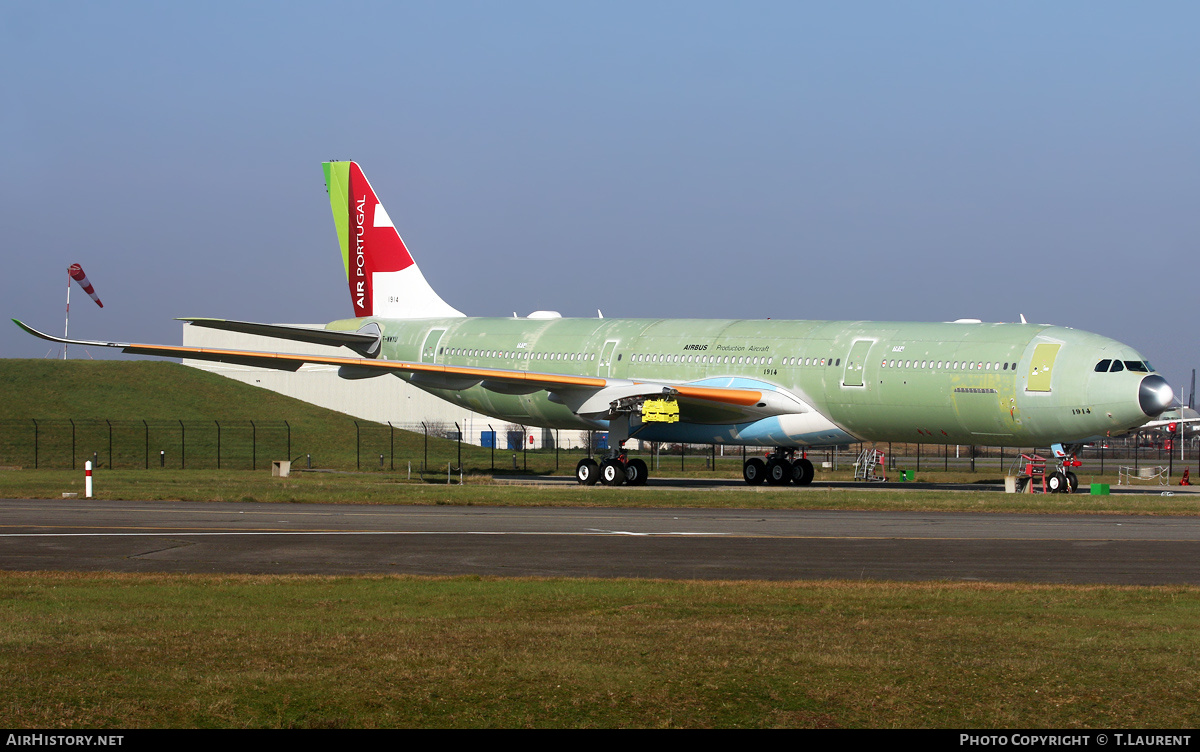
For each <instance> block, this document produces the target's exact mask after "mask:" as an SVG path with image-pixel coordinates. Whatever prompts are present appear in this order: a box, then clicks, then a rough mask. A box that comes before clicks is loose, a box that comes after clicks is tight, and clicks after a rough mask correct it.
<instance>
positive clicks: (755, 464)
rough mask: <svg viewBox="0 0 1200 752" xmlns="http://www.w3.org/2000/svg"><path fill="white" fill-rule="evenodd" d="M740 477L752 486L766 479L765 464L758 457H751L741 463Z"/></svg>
mask: <svg viewBox="0 0 1200 752" xmlns="http://www.w3.org/2000/svg"><path fill="white" fill-rule="evenodd" d="M742 477H743V478H745V479H746V482H747V483H749V484H750V485H752V486H757V485H759V484H760V483H762V482H763V481H764V480H766V479H767V465H766V463H765V462H763V461H762V460H760V459H759V458H758V457H751V458H750V459H748V460H746V462H745V463H744V464H743V465H742Z"/></svg>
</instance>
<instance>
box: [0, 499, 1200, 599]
mask: <svg viewBox="0 0 1200 752" xmlns="http://www.w3.org/2000/svg"><path fill="white" fill-rule="evenodd" d="M0 569H5V570H26V571H28V570H67V571H118V572H219V573H308V574H366V573H389V574H422V575H461V574H475V575H487V576H542V577H638V578H669V579H766V580H791V579H826V578H838V579H867V580H907V581H913V580H957V581H962V580H970V581H995V582H1041V583H1106V584H1129V585H1157V584H1200V518H1197V517H1134V516H1092V515H1017V514H970V513H924V512H848V511H847V512H843V511H790V510H752V509H740V510H713V509H618V508H571V509H567V508H537V507H521V508H512V507H468V506H438V507H417V506H369V505H346V504H338V505H332V504H330V505H320V504H304V505H299V504H261V503H199V502H161V501H157V502H138V501H84V500H78V499H72V500H63V501H58V500H50V501H46V500H22V499H7V500H0Z"/></svg>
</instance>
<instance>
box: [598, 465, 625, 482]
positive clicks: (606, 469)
mask: <svg viewBox="0 0 1200 752" xmlns="http://www.w3.org/2000/svg"><path fill="white" fill-rule="evenodd" d="M600 482H601V483H603V484H604V485H606V486H619V485H621V484H622V483H624V482H625V465H624V464H623V463H622V462H621V461H620V460H618V459H607V460H604V461H603V462H601V463H600Z"/></svg>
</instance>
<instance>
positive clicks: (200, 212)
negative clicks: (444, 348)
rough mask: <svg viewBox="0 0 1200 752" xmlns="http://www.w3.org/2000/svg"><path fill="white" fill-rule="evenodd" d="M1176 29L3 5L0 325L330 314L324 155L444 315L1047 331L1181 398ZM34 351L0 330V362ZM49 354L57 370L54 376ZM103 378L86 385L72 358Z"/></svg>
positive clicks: (1110, 22) (509, 8) (163, 329)
mask: <svg viewBox="0 0 1200 752" xmlns="http://www.w3.org/2000/svg"><path fill="white" fill-rule="evenodd" d="M1197 28H1200V6H1198V5H1196V4H1194V3H1170V2H1162V3H1153V4H1133V3H1103V2H1078V3H1073V2H1062V3H1032V2H1025V3H1004V4H1000V3H995V4H987V3H961V2H944V3H926V2H911V3H884V2H878V3H871V2H852V3H801V2H788V3H767V2H757V3H736V4H735V3H706V2H661V3H653V2H650V3H646V2H638V3H619V2H605V3H582V2H567V3H563V2H548V3H532V2H503V3H501V2H479V3H471V2H426V3H400V2H389V3H371V2H363V3H354V4H346V3H329V4H322V3H301V2H279V3H267V2H252V3H199V4H186V5H185V4H174V3H157V2H156V3H131V2H124V3H61V2H47V3H37V4H17V3H5V4H3V5H0V61H2V62H3V70H4V71H5V73H4V75H3V77H2V82H0V95H2V96H3V102H4V105H3V107H0V137H2V138H3V143H4V144H5V147H6V148H5V154H6V156H7V160H6V162H7V164H8V166H9V168H10V170H9V179H8V180H6V181H4V184H3V187H2V188H0V190H2V191H3V195H2V197H0V198H2V200H0V228H2V231H3V236H2V237H3V247H4V260H5V265H6V267H7V273H6V274H4V275H3V277H2V279H3V282H2V285H3V286H2V287H0V294H2V300H3V303H4V308H5V314H6V315H7V316H8V317H17V318H22V319H25V320H27V321H29V322H30V323H31V324H33V325H34V326H39V327H42V328H45V329H47V330H49V331H51V332H60V331H61V330H62V323H63V322H62V319H63V303H64V297H65V289H64V288H65V280H66V274H65V270H66V267H67V266H68V265H69V264H70V263H72V262H79V263H81V264H82V265H83V267H84V269H85V270H86V271H87V273H88V275H89V277H90V278H91V279H92V281H93V283H94V284H95V286H96V290H97V292H98V293H99V295H100V297H101V298H102V299H103V300H104V302H105V308H104V309H103V310H100V309H97V308H96V307H95V306H94V305H93V304H92V303H91V302H90V301H88V300H87V298H86V297H85V296H83V295H82V294H81V293H79V292H78V290H77V291H76V294H75V295H74V296H73V298H74V300H73V303H74V305H73V306H72V308H73V316H72V327H71V334H72V335H73V336H79V337H84V338H97V339H101V338H103V339H120V340H127V341H141V342H163V343H177V342H179V339H180V329H179V324H178V322H175V321H173V318H174V317H176V316H216V317H223V318H240V319H249V320H256V321H273V322H325V321H328V320H332V319H337V318H344V317H347V316H349V315H351V310H350V303H349V295H348V294H347V292H346V289H345V286H344V283H343V280H342V271H341V261H340V258H339V255H338V252H337V246H336V239H335V234H334V230H333V225H332V221H331V219H330V216H329V207H328V203H327V199H326V196H325V192H324V187H323V182H322V176H321V169H320V162H321V161H323V160H325V159H329V158H337V159H354V160H357V161H358V162H359V163H360V164H361V165H362V166H363V168H364V170H365V171H366V173H367V175H368V176H369V177H370V178H371V181H372V183H373V185H374V187H375V189H376V191H377V192H378V193H379V195H380V197H381V199H382V200H383V201H384V203H385V204H386V205H387V207H388V211H389V213H390V214H391V216H392V218H393V219H394V220H395V222H396V223H397V226H398V227H399V229H400V231H401V233H402V234H403V235H404V238H405V240H406V241H407V242H408V244H409V246H410V247H411V249H412V250H413V253H414V255H415V256H416V258H417V260H418V263H419V264H420V265H421V268H422V270H423V271H424V272H425V276H426V277H427V278H428V279H429V280H430V282H431V283H432V284H433V285H434V287H435V288H436V289H438V291H439V292H440V293H441V294H442V296H443V297H444V298H445V299H446V300H447V301H448V302H449V303H450V304H452V305H454V306H455V307H457V308H459V309H460V310H463V311H464V312H466V313H468V314H470V315H509V314H511V313H512V312H513V311H517V312H519V313H521V314H524V313H528V312H529V311H531V310H534V309H539V308H546V309H555V310H559V311H561V312H562V313H563V314H564V315H579V316H594V315H595V311H596V309H597V308H600V309H603V311H604V314H605V315H606V316H647V317H676V316H678V317H721V318H724V317H746V318H758V317H771V318H822V319H882V320H933V321H944V320H950V319H955V318H963V317H971V318H981V319H984V320H986V321H1015V320H1018V318H1019V316H1020V315H1021V314H1024V315H1025V316H1026V317H1027V318H1028V319H1029V320H1030V321H1038V322H1048V323H1055V324H1061V325H1066V326H1073V327H1076V328H1081V329H1087V330H1090V331H1095V332H1098V333H1101V334H1105V335H1107V336H1111V337H1114V338H1116V339H1119V340H1121V341H1123V342H1126V343H1128V344H1131V345H1133V346H1134V347H1136V348H1138V349H1139V350H1141V351H1142V352H1143V354H1144V355H1145V356H1146V357H1148V358H1150V359H1151V360H1152V361H1154V362H1155V364H1156V365H1157V366H1158V367H1159V369H1160V370H1161V371H1163V372H1164V374H1165V375H1166V376H1167V377H1168V378H1169V379H1170V380H1171V381H1172V383H1173V384H1174V385H1175V386H1176V388H1177V391H1186V387H1187V383H1186V382H1187V380H1188V379H1189V378H1190V372H1191V369H1192V368H1194V367H1197V365H1198V364H1197V361H1198V360H1200V358H1198V357H1197V354H1198V353H1197V335H1196V326H1195V324H1196V321H1197V313H1200V305H1198V304H1197V302H1196V290H1195V288H1196V280H1195V277H1196V274H1195V268H1196V253H1195V251H1196V246H1197V239H1198V238H1200V212H1198V211H1197V206H1198V201H1197V199H1198V197H1200V135H1198V134H1200V96H1197V94H1198V93H1200V45H1197V44H1196V39H1195V30H1196V29H1197ZM49 349H50V346H49V343H44V342H42V341H40V340H35V339H33V338H31V337H28V336H27V335H24V334H23V333H21V332H20V331H18V330H17V329H16V327H13V326H11V325H9V326H6V327H0V356H2V357H43V356H44V355H46V353H47V351H48V350H49ZM73 353H74V354H75V355H83V353H80V352H78V349H74V350H73ZM92 354H93V355H95V356H97V357H101V356H102V355H101V354H100V353H95V352H93V353H92Z"/></svg>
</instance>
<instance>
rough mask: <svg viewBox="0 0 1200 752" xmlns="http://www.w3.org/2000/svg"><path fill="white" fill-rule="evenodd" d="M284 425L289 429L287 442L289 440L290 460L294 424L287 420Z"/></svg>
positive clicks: (290, 456) (288, 453)
mask: <svg viewBox="0 0 1200 752" xmlns="http://www.w3.org/2000/svg"><path fill="white" fill-rule="evenodd" d="M283 427H284V428H286V429H287V442H288V451H287V455H288V459H289V460H290V459H291V458H292V424H291V423H288V422H287V421H286V420H285V421H284V422H283Z"/></svg>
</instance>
